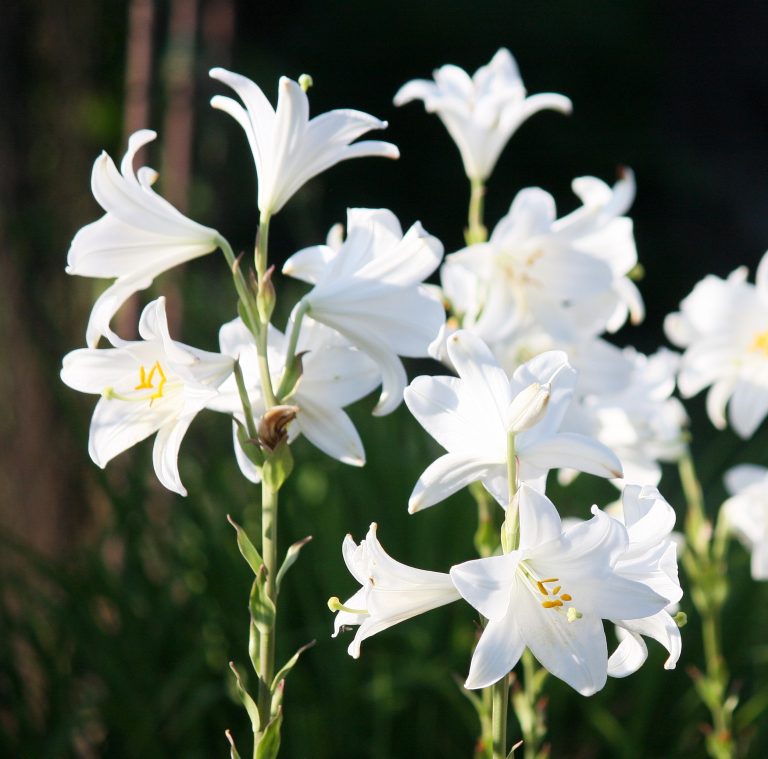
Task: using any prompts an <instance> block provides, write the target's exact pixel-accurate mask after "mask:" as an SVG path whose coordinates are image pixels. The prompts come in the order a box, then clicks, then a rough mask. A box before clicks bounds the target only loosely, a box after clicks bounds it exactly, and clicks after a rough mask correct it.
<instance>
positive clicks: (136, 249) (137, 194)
mask: <svg viewBox="0 0 768 759" xmlns="http://www.w3.org/2000/svg"><path fill="white" fill-rule="evenodd" d="M155 137H156V135H155V133H154V132H152V131H150V130H148V129H142V130H141V131H138V132H135V133H134V134H133V135H131V137H130V139H129V140H128V150H127V151H126V153H125V157H124V158H123V160H122V163H121V164H120V171H118V170H117V167H116V166H115V164H114V162H113V161H112V159H111V158H110V157H109V156H108V155H107V154H106V153H102V154H101V155H100V156H99V157H98V158H97V159H96V162H95V163H94V165H93V172H92V174H91V189H92V191H93V196H94V197H95V198H96V200H97V201H98V203H99V205H100V206H101V207H102V208H103V209H104V210H105V211H106V214H105V215H104V216H102V217H101V218H100V219H99V220H98V221H95V222H93V223H92V224H88V225H87V226H85V227H83V228H82V229H81V230H80V231H79V232H78V233H77V234H76V235H75V238H74V239H73V240H72V245H71V247H70V249H69V254H68V255H67V274H78V275H80V276H83V277H103V278H105V279H112V278H116V279H115V282H114V283H113V284H112V285H111V286H110V287H108V288H107V289H106V290H105V291H104V292H103V293H102V294H101V295H100V296H99V298H98V299H97V301H96V303H95V304H94V306H93V310H92V311H91V316H90V319H89V321H88V327H87V329H86V342H87V344H88V345H89V346H90V347H91V348H95V347H96V345H97V344H98V342H99V338H100V337H102V336H103V335H106V336H108V337H109V336H110V333H111V330H110V327H109V323H110V321H111V320H112V317H113V316H114V315H115V313H116V312H117V310H118V309H119V308H120V306H122V305H123V303H125V301H126V300H127V299H128V298H129V297H130V296H131V295H133V293H135V292H137V291H139V290H144V289H145V288H147V287H149V286H150V285H151V284H152V281H153V280H154V278H155V277H157V276H158V275H159V274H162V273H163V272H164V271H167V270H168V269H172V268H173V267H174V266H178V265H179V264H182V263H185V262H186V261H190V260H191V259H193V258H197V257H198V256H202V255H205V254H206V253H210V252H211V251H212V250H215V249H216V248H217V247H218V245H219V242H218V240H219V239H220V236H219V233H218V232H217V231H216V230H215V229H210V228H208V227H204V226H202V225H201V224H198V223H196V222H194V221H192V220H191V219H188V218H187V217H186V216H184V215H183V214H182V213H181V212H180V211H178V210H177V209H175V208H174V207H173V206H172V205H171V204H170V203H169V202H168V201H167V200H165V199H164V198H162V197H160V196H159V195H158V194H157V193H156V192H155V191H154V190H153V189H152V184H153V183H154V181H155V179H156V178H157V173H156V172H155V171H153V170H152V169H150V168H148V167H146V166H144V167H142V168H140V169H139V170H138V171H134V168H133V161H134V157H135V155H136V153H137V151H138V150H139V149H140V148H141V147H142V146H144V145H146V144H147V143H148V142H150V141H152V140H154V139H155Z"/></svg>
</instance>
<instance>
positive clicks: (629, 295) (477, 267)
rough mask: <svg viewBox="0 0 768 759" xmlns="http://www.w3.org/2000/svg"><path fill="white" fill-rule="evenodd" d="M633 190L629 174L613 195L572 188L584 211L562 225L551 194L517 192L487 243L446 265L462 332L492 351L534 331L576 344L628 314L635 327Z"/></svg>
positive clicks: (588, 186) (638, 308)
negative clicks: (474, 335) (630, 215)
mask: <svg viewBox="0 0 768 759" xmlns="http://www.w3.org/2000/svg"><path fill="white" fill-rule="evenodd" d="M634 188H635V185H634V178H633V175H632V173H631V172H630V171H625V172H624V175H623V176H622V178H621V179H620V180H619V181H618V182H617V183H616V185H615V186H614V187H613V188H610V187H608V185H606V184H605V183H604V182H601V181H600V180H599V179H596V178H594V177H581V178H579V179H576V180H574V182H573V189H574V192H575V193H576V195H578V196H579V198H580V199H581V200H582V203H583V205H582V206H581V207H580V208H578V209H577V210H575V211H573V212H572V213H570V214H568V215H567V216H564V217H562V218H560V219H558V218H557V212H556V208H555V201H554V199H553V198H552V196H551V195H550V194H549V193H547V192H545V191H544V190H542V189H539V188H537V187H529V188H527V189H524V190H521V191H520V192H519V193H518V194H517V196H516V198H515V199H514V201H513V202H512V205H511V207H510V210H509V213H508V214H507V215H506V216H505V217H504V218H503V219H501V221H499V223H498V224H497V225H496V227H495V228H494V230H493V232H492V233H491V237H490V239H489V241H488V242H486V243H476V244H473V245H470V246H469V247H466V248H463V249H462V250H459V251H457V252H456V253H451V254H450V255H448V256H446V259H445V263H444V265H443V267H442V270H441V281H442V285H443V290H444V292H445V295H446V297H447V299H448V300H449V301H450V302H451V304H452V306H453V311H454V313H455V314H456V315H457V316H458V317H459V318H460V319H461V323H462V326H463V327H465V328H467V329H471V330H473V331H475V332H477V333H478V334H479V335H480V336H481V337H482V338H483V339H484V340H486V342H488V343H489V344H491V345H493V344H495V343H496V342H498V341H502V340H505V339H508V338H510V337H511V338H514V337H516V336H517V335H518V334H519V333H520V332H521V331H522V330H524V329H529V328H531V327H532V326H536V327H537V328H539V329H543V330H545V331H546V332H548V333H549V334H551V335H552V336H553V339H555V340H556V341H559V342H572V343H576V342H580V341H583V340H585V339H588V338H592V337H595V336H597V335H599V334H600V333H602V332H604V331H605V330H606V329H609V330H611V331H615V330H616V329H618V328H619V327H620V326H621V325H622V324H623V323H624V321H625V320H626V318H627V316H628V315H630V314H631V316H632V319H633V321H639V320H641V319H642V317H643V302H642V299H641V298H640V295H639V293H638V291H637V288H636V287H635V286H634V284H633V283H632V282H631V281H630V280H629V278H628V276H627V274H628V273H629V271H630V270H631V269H632V268H633V267H634V266H635V264H636V263H637V250H636V248H635V242H634V237H633V232H632V221H631V220H630V219H629V218H627V217H626V216H624V215H623V214H624V213H625V212H626V211H627V209H628V208H629V206H630V204H631V202H632V199H633V198H634V192H635V189H634Z"/></svg>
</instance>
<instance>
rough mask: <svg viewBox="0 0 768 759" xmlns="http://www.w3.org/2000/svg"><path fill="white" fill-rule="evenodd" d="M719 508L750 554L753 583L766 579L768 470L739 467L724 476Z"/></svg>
mask: <svg viewBox="0 0 768 759" xmlns="http://www.w3.org/2000/svg"><path fill="white" fill-rule="evenodd" d="M725 486H726V488H727V489H728V492H729V493H730V494H731V497H730V498H729V499H728V500H727V501H726V502H725V503H724V504H723V505H722V508H723V510H724V512H725V513H724V516H725V519H726V522H727V523H728V527H729V529H730V530H731V531H732V532H733V533H734V534H735V535H736V536H737V537H738V538H739V540H741V542H742V543H743V544H744V545H745V546H746V547H747V549H748V550H749V551H751V553H752V561H751V570H752V579H753V580H768V469H766V468H765V467H762V466H756V465H754V464H741V465H740V466H736V467H733V469H729V470H728V471H727V472H726V473H725Z"/></svg>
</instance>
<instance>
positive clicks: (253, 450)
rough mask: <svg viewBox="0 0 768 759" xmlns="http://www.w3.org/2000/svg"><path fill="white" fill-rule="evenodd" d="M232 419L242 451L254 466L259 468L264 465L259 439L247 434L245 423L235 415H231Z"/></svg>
mask: <svg viewBox="0 0 768 759" xmlns="http://www.w3.org/2000/svg"><path fill="white" fill-rule="evenodd" d="M232 419H233V420H234V422H235V424H236V425H237V442H238V443H239V444H240V447H241V448H242V449H243V453H244V454H245V455H246V456H247V457H248V460H249V461H250V462H251V463H252V464H253V465H254V466H256V467H258V468H259V469H260V468H261V467H262V466H264V454H263V453H262V452H261V448H259V441H258V440H256V439H255V438H253V437H251V436H250V435H249V434H248V430H247V429H246V427H245V425H244V424H243V423H242V422H241V421H240V420H239V419H238V418H237V417H235V416H233V417H232Z"/></svg>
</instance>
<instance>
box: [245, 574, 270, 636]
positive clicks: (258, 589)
mask: <svg viewBox="0 0 768 759" xmlns="http://www.w3.org/2000/svg"><path fill="white" fill-rule="evenodd" d="M266 580H267V573H266V570H265V569H264V567H263V566H262V567H261V570H260V571H259V572H258V574H257V575H256V579H255V580H254V581H253V585H252V586H251V597H250V599H249V601H248V608H249V609H250V612H251V618H252V619H253V622H254V624H255V625H256V629H257V630H258V631H259V632H261V633H269V632H270V630H271V629H272V627H273V626H274V624H275V604H274V602H273V601H272V599H271V598H270V597H269V596H268V595H267V587H266V585H267V582H266Z"/></svg>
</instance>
